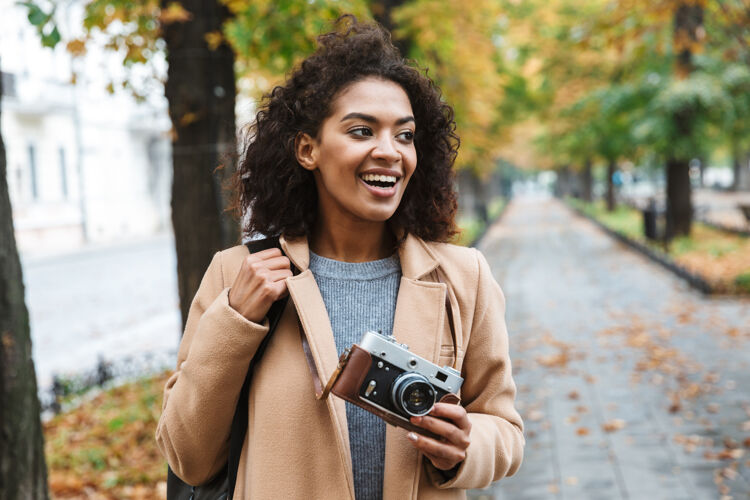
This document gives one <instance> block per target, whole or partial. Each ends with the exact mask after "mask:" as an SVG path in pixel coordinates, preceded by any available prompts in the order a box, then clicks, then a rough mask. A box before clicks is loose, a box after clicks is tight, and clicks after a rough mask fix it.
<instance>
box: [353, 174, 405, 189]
mask: <svg viewBox="0 0 750 500" xmlns="http://www.w3.org/2000/svg"><path fill="white" fill-rule="evenodd" d="M360 178H361V179H362V180H363V181H365V182H366V183H367V184H368V185H370V186H373V187H377V188H382V189H388V188H391V187H393V186H394V185H395V184H396V182H397V181H398V178H397V177H396V176H395V175H378V174H364V175H361V176H360Z"/></svg>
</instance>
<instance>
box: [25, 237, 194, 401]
mask: <svg viewBox="0 0 750 500" xmlns="http://www.w3.org/2000/svg"><path fill="white" fill-rule="evenodd" d="M23 272H24V282H25V286H26V303H27V305H28V308H29V315H30V317H31V336H32V346H33V355H34V364H35V366H36V374H37V380H38V382H39V389H40V391H43V390H46V389H47V388H49V386H50V384H51V382H52V375H53V374H59V375H74V374H80V373H82V372H84V371H91V370H92V369H94V367H95V366H96V364H97V361H98V358H99V357H100V356H102V357H103V358H104V359H106V360H107V361H113V360H114V361H122V360H124V359H125V358H126V357H134V358H142V357H143V355H144V354H145V353H158V354H161V355H170V356H171V357H174V359H176V356H175V354H174V353H175V352H176V350H177V345H178V342H179V338H180V312H179V305H178V298H177V284H176V281H177V273H176V264H175V251H174V242H173V240H172V237H171V236H166V235H162V236H157V237H152V238H148V239H143V240H139V241H135V242H128V243H120V244H117V245H108V246H96V247H91V248H87V249H85V250H82V251H76V252H73V253H68V254H63V255H57V256H48V257H34V258H30V259H28V260H27V259H23ZM172 364H173V363H170V366H171V365H172Z"/></svg>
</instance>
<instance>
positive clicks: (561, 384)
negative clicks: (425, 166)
mask: <svg viewBox="0 0 750 500" xmlns="http://www.w3.org/2000/svg"><path fill="white" fill-rule="evenodd" d="M481 250H482V251H483V252H484V254H485V255H486V256H487V259H488V261H489V263H490V265H491V266H492V268H493V270H494V271H495V274H496V278H497V280H498V282H499V283H500V285H501V286H502V287H503V290H504V292H505V294H506V298H507V321H508V327H509V332H510V335H511V350H512V352H511V356H512V359H513V363H514V366H513V369H514V375H515V380H516V383H517V385H518V397H517V403H518V407H519V409H520V411H521V412H522V415H523V417H524V421H525V423H526V437H527V444H526V453H525V460H524V464H523V466H522V467H521V470H520V471H519V472H518V473H517V474H516V476H514V477H512V478H507V479H505V480H502V481H500V482H498V483H496V484H495V485H494V486H493V487H491V488H489V489H488V490H485V491H481V492H474V493H473V494H472V495H470V497H471V498H473V499H480V498H481V499H503V500H505V499H513V500H516V499H576V500H577V499H588V498H591V499H606V500H610V499H648V500H658V499H665V500H678V499H685V500H696V499H719V498H723V499H729V498H734V499H747V498H749V497H750V389H748V388H749V387H750V369H749V368H750V367H749V366H748V365H750V354H749V353H750V301H748V300H746V299H744V300H739V299H727V298H724V299H710V298H705V297H703V296H702V295H700V294H699V293H697V292H695V291H693V290H692V289H690V288H688V287H687V286H686V285H685V284H684V283H683V282H682V281H681V280H679V279H678V278H676V277H674V276H673V275H672V274H671V273H669V272H667V271H665V270H663V269H662V268H661V267H658V266H656V265H655V264H653V263H651V262H650V261H648V260H646V259H645V258H643V257H641V256H640V255H638V254H635V253H633V252H632V251H630V250H628V249H627V248H625V247H624V246H622V245H620V244H618V243H616V242H614V241H613V240H611V239H610V238H608V237H607V236H605V235H604V234H603V233H601V232H600V231H599V230H598V229H596V228H595V227H594V226H593V225H591V224H590V223H589V222H587V221H585V220H583V219H581V218H578V217H576V216H574V215H573V214H572V213H571V212H569V211H568V210H567V209H566V208H565V207H564V206H563V205H561V204H560V203H559V202H557V201H555V200H551V199H536V200H531V199H526V200H524V199H521V200H514V201H513V202H512V204H511V205H510V207H509V208H508V211H507V212H506V214H505V215H504V217H503V219H502V220H501V222H500V223H499V224H496V225H495V226H494V227H493V228H491V230H490V232H489V233H488V234H487V235H486V237H485V239H484V241H483V243H482V246H481Z"/></svg>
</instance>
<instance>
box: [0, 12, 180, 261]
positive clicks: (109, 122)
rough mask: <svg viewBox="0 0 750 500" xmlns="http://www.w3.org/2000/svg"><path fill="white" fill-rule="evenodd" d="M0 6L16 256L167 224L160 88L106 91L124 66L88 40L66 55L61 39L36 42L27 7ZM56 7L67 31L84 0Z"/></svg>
mask: <svg viewBox="0 0 750 500" xmlns="http://www.w3.org/2000/svg"><path fill="white" fill-rule="evenodd" d="M0 3H2V4H4V5H3V7H2V12H3V15H2V16H0V70H1V71H2V79H3V93H2V103H1V106H2V113H1V116H2V121H1V122H0V130H1V131H2V134H3V140H4V142H5V147H6V154H7V175H8V187H9V190H10V198H11V204H12V206H13V219H14V225H15V231H16V239H17V242H18V247H19V250H20V251H21V253H22V254H37V253H56V252H58V251H66V250H70V249H74V248H77V247H80V246H82V245H85V244H88V243H108V242H114V241H117V240H123V239H131V238H133V237H143V236H147V235H151V234H154V233H157V232H160V231H168V230H170V228H171V225H170V211H169V200H170V188H171V171H172V165H171V151H170V140H169V137H168V132H169V129H170V126H171V125H170V121H169V117H168V114H167V106H166V101H165V99H164V98H163V93H161V94H159V93H156V94H155V95H154V96H149V98H148V99H147V100H146V102H143V103H137V102H136V101H135V99H133V98H132V97H131V96H130V94H129V93H127V92H125V91H120V92H115V93H109V92H108V91H107V90H106V87H107V83H108V81H110V80H111V79H117V78H119V77H121V76H122V75H121V74H118V72H119V73H122V71H123V69H122V68H121V67H118V65H119V62H118V60H117V57H116V55H114V54H112V53H111V52H107V51H104V50H101V49H99V50H97V48H96V47H92V48H91V49H90V50H89V51H88V52H87V54H86V55H85V56H83V57H81V58H78V59H74V58H73V57H72V56H71V54H69V53H68V52H67V50H66V49H65V47H64V44H58V47H56V48H55V49H49V48H44V47H42V46H41V43H40V40H39V36H38V35H37V34H36V32H35V28H34V27H33V26H31V25H30V23H29V22H28V19H27V18H26V16H27V11H26V8H25V7H23V6H18V5H17V4H15V3H10V2H8V1H7V0H0ZM6 4H7V5H6ZM62 8H63V9H66V10H65V11H64V12H62V15H60V16H58V17H60V19H61V21H60V22H61V23H64V22H65V21H67V25H65V24H61V25H60V29H61V31H63V34H64V35H65V33H66V32H67V33H75V29H76V26H78V27H80V26H81V19H82V15H83V11H82V5H81V4H80V3H79V2H73V3H69V4H65V6H64V7H62ZM79 29H80V28H79ZM74 74H75V75H76V76H75V81H76V84H73V83H72V81H73V75H74Z"/></svg>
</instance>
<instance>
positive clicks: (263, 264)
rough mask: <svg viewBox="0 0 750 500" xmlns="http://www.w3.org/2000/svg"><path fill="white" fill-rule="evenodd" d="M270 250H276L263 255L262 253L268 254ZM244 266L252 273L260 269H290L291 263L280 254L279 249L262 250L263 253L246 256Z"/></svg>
mask: <svg viewBox="0 0 750 500" xmlns="http://www.w3.org/2000/svg"><path fill="white" fill-rule="evenodd" d="M271 250H276V252H275V253H269V254H264V252H270V251H271ZM245 266H246V267H248V268H250V269H251V270H254V271H258V270H260V269H290V268H291V263H290V261H289V257H287V256H286V255H281V254H280V250H279V249H277V248H271V249H269V250H263V252H258V253H254V254H251V255H248V256H247V257H246V258H245Z"/></svg>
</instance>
